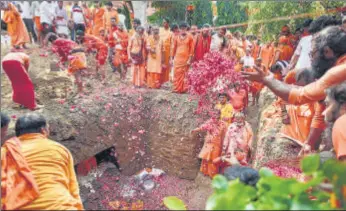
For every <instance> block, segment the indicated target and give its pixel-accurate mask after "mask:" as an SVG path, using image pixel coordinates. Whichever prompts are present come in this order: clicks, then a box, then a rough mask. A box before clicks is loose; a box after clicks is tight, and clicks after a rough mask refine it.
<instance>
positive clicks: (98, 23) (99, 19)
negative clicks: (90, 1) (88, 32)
mask: <svg viewBox="0 0 346 211" xmlns="http://www.w3.org/2000/svg"><path fill="white" fill-rule="evenodd" d="M105 12H106V11H105V9H104V8H102V2H98V1H96V2H95V8H94V10H93V13H92V17H93V30H92V34H93V35H96V36H98V34H99V32H100V28H102V27H104V26H105V18H104V15H105Z"/></svg>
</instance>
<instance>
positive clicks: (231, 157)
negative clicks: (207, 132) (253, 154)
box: [214, 113, 253, 172]
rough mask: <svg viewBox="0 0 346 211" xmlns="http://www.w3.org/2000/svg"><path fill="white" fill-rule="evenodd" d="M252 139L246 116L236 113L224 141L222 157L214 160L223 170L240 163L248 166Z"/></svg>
mask: <svg viewBox="0 0 346 211" xmlns="http://www.w3.org/2000/svg"><path fill="white" fill-rule="evenodd" d="M252 139H253V132H252V128H251V126H250V124H249V123H248V122H246V121H245V115H244V114H243V113H236V114H235V115H234V122H233V123H232V124H231V125H230V126H229V127H228V129H227V133H226V136H225V138H224V140H223V144H222V145H223V146H222V154H221V157H218V158H217V159H214V163H220V166H221V168H225V167H227V166H230V165H234V164H239V163H240V164H241V165H247V164H248V160H249V157H250V149H251V144H252ZM221 172H222V170H221Z"/></svg>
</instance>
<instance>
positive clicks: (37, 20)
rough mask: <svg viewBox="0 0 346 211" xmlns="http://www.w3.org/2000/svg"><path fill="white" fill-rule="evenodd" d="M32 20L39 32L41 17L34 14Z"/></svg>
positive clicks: (40, 29)
mask: <svg viewBox="0 0 346 211" xmlns="http://www.w3.org/2000/svg"><path fill="white" fill-rule="evenodd" d="M34 21H35V26H36V30H37V32H41V31H42V25H41V18H40V17H39V16H35V17H34Z"/></svg>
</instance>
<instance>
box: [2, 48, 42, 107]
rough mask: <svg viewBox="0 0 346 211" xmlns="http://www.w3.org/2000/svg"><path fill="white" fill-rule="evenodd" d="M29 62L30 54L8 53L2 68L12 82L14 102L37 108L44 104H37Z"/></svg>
mask: <svg viewBox="0 0 346 211" xmlns="http://www.w3.org/2000/svg"><path fill="white" fill-rule="evenodd" d="M29 64H30V61H29V56H28V55H27V54H25V53H21V52H11V53H8V54H7V55H6V56H4V58H3V59H2V68H3V70H4V71H5V73H6V75H7V77H8V78H9V79H10V81H11V84H12V89H13V95H12V100H13V102H15V103H18V104H19V105H21V106H22V107H26V108H28V109H31V110H35V109H39V108H41V107H42V106H41V105H37V104H36V99H35V90H34V85H33V83H32V81H31V79H30V76H29V74H28V71H29Z"/></svg>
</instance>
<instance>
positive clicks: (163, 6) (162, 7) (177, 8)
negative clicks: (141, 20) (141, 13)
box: [148, 1, 188, 24]
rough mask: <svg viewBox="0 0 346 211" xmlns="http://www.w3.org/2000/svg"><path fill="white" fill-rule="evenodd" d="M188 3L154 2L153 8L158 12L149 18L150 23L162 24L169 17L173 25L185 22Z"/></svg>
mask: <svg viewBox="0 0 346 211" xmlns="http://www.w3.org/2000/svg"><path fill="white" fill-rule="evenodd" d="M187 5H188V2H187V1H154V2H153V3H152V7H154V8H155V9H156V12H155V13H154V14H153V15H151V16H148V21H149V23H152V24H161V23H162V19H163V18H165V17H167V18H169V19H170V21H171V23H179V22H182V21H184V20H185V11H186V6H187Z"/></svg>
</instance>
